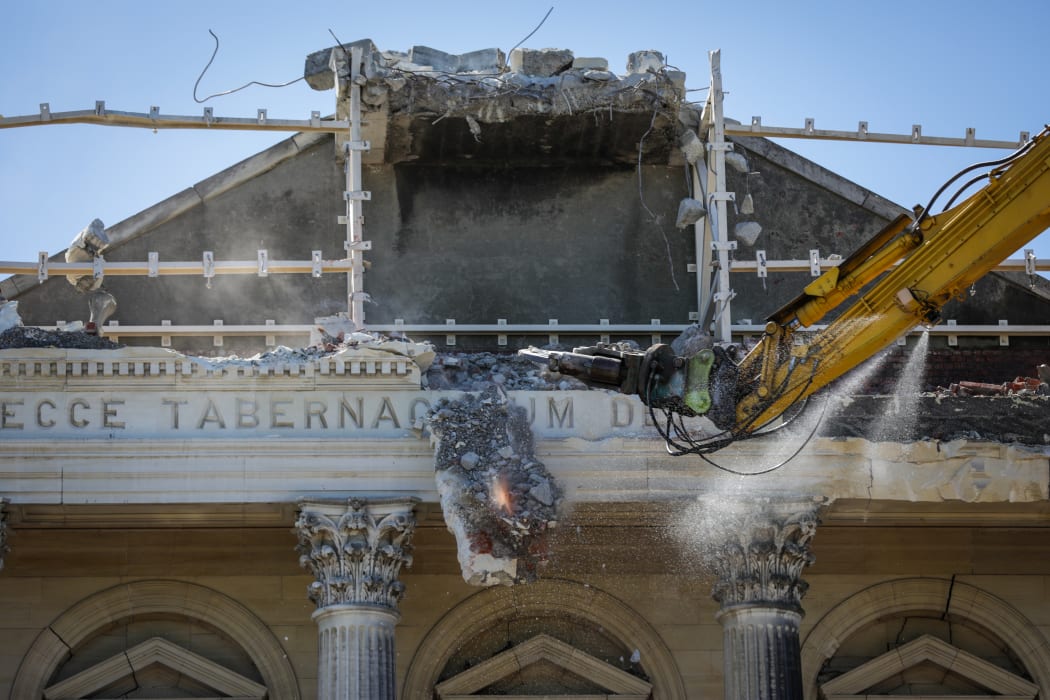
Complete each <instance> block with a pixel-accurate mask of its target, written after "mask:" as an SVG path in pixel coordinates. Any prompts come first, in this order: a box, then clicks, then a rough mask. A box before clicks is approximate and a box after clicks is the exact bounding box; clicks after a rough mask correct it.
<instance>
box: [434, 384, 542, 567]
mask: <svg viewBox="0 0 1050 700" xmlns="http://www.w3.org/2000/svg"><path fill="white" fill-rule="evenodd" d="M427 424H428V426H429V428H430V433H431V436H432V439H433V440H434V441H435V443H436V444H435V450H434V452H435V460H434V467H435V479H436V481H437V489H438V494H439V496H440V498H441V509H442V511H443V512H444V515H445V523H446V525H447V526H448V529H449V531H450V532H452V534H453V535H454V536H455V537H456V545H457V554H458V558H459V564H460V568H461V569H462V572H463V580H465V581H466V582H467V583H469V584H471V585H476V586H493V585H511V584H515V583H528V582H531V581H535V580H536V579H537V578H538V577H539V574H540V571H541V570H542V569H543V567H544V566H545V565H546V564H547V562H548V560H549V554H550V550H549V540H548V530H550V529H551V528H553V527H555V526H556V525H557V519H558V508H559V506H560V504H561V500H562V494H561V489H560V488H559V487H558V485H557V484H556V483H555V481H554V477H553V476H551V474H550V472H548V471H547V468H546V467H545V466H544V465H543V463H542V462H540V461H539V460H537V459H536V457H535V455H534V453H533V440H532V432H531V430H530V428H529V424H528V417H527V413H526V411H525V409H524V408H523V407H521V406H516V405H514V404H513V403H510V402H509V401H508V400H507V397H506V395H505V394H503V393H502V392H500V391H499V390H498V389H497V388H496V387H491V388H489V389H487V390H485V391H483V392H481V393H480V394H464V395H463V397H462V398H460V399H456V400H449V399H442V400H441V401H439V402H438V403H437V404H436V405H435V406H434V408H433V409H432V410H431V411H430V412H429V413H428V414H427Z"/></svg>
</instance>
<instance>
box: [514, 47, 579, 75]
mask: <svg viewBox="0 0 1050 700" xmlns="http://www.w3.org/2000/svg"><path fill="white" fill-rule="evenodd" d="M572 60H573V56H572V51H570V50H568V49H514V50H513V51H511V52H510V69H511V71H513V72H515V73H521V74H522V75H537V76H540V77H550V76H552V75H557V74H558V73H560V72H562V71H564V70H567V69H569V68H571V67H572Z"/></svg>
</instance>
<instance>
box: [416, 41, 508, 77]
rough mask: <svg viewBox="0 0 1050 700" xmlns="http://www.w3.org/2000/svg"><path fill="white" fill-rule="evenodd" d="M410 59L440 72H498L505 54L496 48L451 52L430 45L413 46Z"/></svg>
mask: <svg viewBox="0 0 1050 700" xmlns="http://www.w3.org/2000/svg"><path fill="white" fill-rule="evenodd" d="M408 60H409V61H410V62H411V63H413V64H414V65H417V66H429V67H430V68H432V69H434V70H435V71H438V72H440V73H498V72H499V71H500V70H501V69H502V68H503V63H504V56H503V52H502V51H500V50H499V49H495V48H493V49H480V50H478V51H470V52H468V53H464V54H451V53H445V52H444V51H439V50H438V49H433V48H430V47H429V46H413V47H412V48H411V49H409V51H408Z"/></svg>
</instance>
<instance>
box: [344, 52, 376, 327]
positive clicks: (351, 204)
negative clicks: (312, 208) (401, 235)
mask: <svg viewBox="0 0 1050 700" xmlns="http://www.w3.org/2000/svg"><path fill="white" fill-rule="evenodd" d="M361 56H362V52H361V47H359V46H355V47H353V48H352V49H351V50H350V82H349V91H350V140H349V141H348V142H347V144H346V162H345V164H344V168H345V170H346V192H345V193H344V195H343V198H344V199H345V200H346V216H345V219H346V242H345V243H344V246H345V248H346V254H347V257H348V258H349V259H350V262H351V266H350V272H349V273H347V280H346V284H347V311H348V312H349V314H350V320H351V321H352V322H353V324H354V328H355V329H357V330H362V329H364V327H365V310H364V306H365V300H366V299H367V298H368V295H367V294H366V293H365V291H364V277H365V261H364V251H366V250H369V249H371V243H370V242H369V241H365V240H363V238H362V233H363V229H364V223H365V218H364V214H363V212H362V206H361V203H362V202H364V201H367V200H370V199H371V198H372V197H371V194H372V193H371V192H368V191H367V190H362V189H360V187H361V153H362V152H363V151H367V150H368V149H369V144H368V142H367V141H362V140H361V82H363V78H362V76H361Z"/></svg>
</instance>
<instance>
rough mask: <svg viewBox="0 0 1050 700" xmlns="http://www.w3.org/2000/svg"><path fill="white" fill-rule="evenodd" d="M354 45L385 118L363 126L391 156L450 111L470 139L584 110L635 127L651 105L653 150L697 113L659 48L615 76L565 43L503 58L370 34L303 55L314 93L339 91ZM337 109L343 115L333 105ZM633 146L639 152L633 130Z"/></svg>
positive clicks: (367, 90)
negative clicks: (380, 39)
mask: <svg viewBox="0 0 1050 700" xmlns="http://www.w3.org/2000/svg"><path fill="white" fill-rule="evenodd" d="M355 48H358V49H360V50H361V52H362V61H363V66H362V69H361V72H360V79H359V81H358V84H359V85H360V86H361V108H362V110H363V111H364V112H365V113H370V112H371V113H379V114H381V115H383V118H382V119H381V120H375V121H373V122H372V123H373V126H370V127H369V128H379V127H376V126H374V125H378V124H379V123H380V122H382V124H383V125H384V126H382V127H381V132H374V131H372V132H369V133H371V134H372V138H373V145H375V142H376V140H378V141H379V142H381V143H383V144H384V148H385V157H386V159H387V160H388V162H394V161H396V160H401V159H411V158H413V157H418V155H419V154H418V153H416V152H414V151H413V148H418V146H419V144H415V145H413V144H412V143H409V142H411V141H413V140H416V139H418V135H419V132H420V131H421V130H426V129H429V128H433V127H435V126H436V125H437V124H439V122H441V121H442V120H446V119H450V118H451V119H462V120H465V121H466V123H467V124H469V125H470V132H471V134H472V135H473V137H474V139H475V140H476V141H478V142H481V141H483V140H484V139H485V132H486V126H487V125H493V124H503V123H508V122H510V121H512V120H514V119H517V118H521V117H524V118H526V119H527V118H529V117H546V118H551V117H575V118H581V117H583V116H584V115H588V116H587V118H589V119H591V121H595V120H597V119H599V118H600V117H604V118H605V120H606V121H607V122H610V121H612V120H613V119H614V117H613V115H614V114H620V115H624V114H632V115H634V116H636V117H638V119H639V122H638V124H636V125H635V126H637V127H638V128H640V129H641V131H645V129H646V125H649V124H650V122H651V121H653V120H654V117H653V114H654V112H656V113H658V114H659V115H660V118H659V119H658V120H655V121H656V122H658V123H656V129H655V131H653V133H651V134H650V135H649V136H648V137H647V138H646V139H644V143H643V144H641V147H644V150H645V152H647V153H648V152H652V153H656V154H665V153H666V152H667V150H668V148H669V147H671V148H673V147H674V146H675V145H676V141H677V139H678V134H679V133H680V132H682V131H684V130H685V127H684V126H683V124H693V123H695V121H696V118H697V115H695V114H690V115H689V116H685V115H684V112H686V111H689V112H695V109H693V107H692V106H691V105H689V104H688V103H687V102H686V100H685V74H684V73H682V72H680V71H675V70H672V69H670V68H669V67H668V66H667V65H666V64H665V61H664V57H663V55H662V54H661V53H660V52H658V51H638V52H635V53H632V54H631V55H630V56H629V57H628V60H627V66H626V69H627V70H626V74H624V75H617V74H616V73H614V72H612V71H610V70H609V69H608V61H607V60H606V59H604V58H594V57H586V58H582V57H581V58H577V57H576V56H574V55H573V52H572V51H570V50H568V49H554V48H545V49H531V48H515V49H514V50H512V51H511V53H510V56H509V57H505V56H504V54H503V52H502V51H500V50H499V49H495V48H489V49H481V50H478V51H471V52H469V53H464V54H451V53H447V52H444V51H440V50H438V49H434V48H431V47H427V46H413V47H412V48H411V49H410V50H409V51H407V52H402V51H381V50H380V49H378V48H377V47H376V46H375V44H373V43H372V41H371V40H369V39H361V40H358V41H354V42H351V43H348V44H344V45H343V46H333V47H330V48H327V49H323V50H321V51H317V52H314V53H312V54H310V55H309V56H308V57H307V58H306V63H305V66H304V77H305V79H306V81H307V83H308V84H310V85H311V87H313V88H314V89H317V90H329V89H332V88H333V87H336V86H337V83H338V86H339V87H340V89H344V88H345V86H346V85H348V81H347V78H348V76H349V75H350V70H349V66H350V63H349V60H350V59H349V57H350V55H351V51H352V50H353V49H355ZM336 76H339V80H338V81H337V80H336ZM340 109H341V110H342V109H344V107H342V106H341V107H340ZM590 113H594V114H593V117H592V116H591V114H590ZM340 116H343V117H345V116H346V115H345V114H342V112H340ZM399 119H405V120H408V121H407V122H402V121H398V120H399ZM415 120H421V121H419V122H416V121H415ZM643 120H644V121H643ZM445 126H447V125H445ZM523 128H533V127H532V126H525V125H523ZM650 130H651V131H652V127H650ZM366 131H368V130H367V129H366ZM631 147H632V148H633V150H634V153H635V156H636V157H637V154H638V150H639V148H640V145H639V143H638V140H637V137H636V136H635V137H634V138H633V139H632V140H631ZM620 155H621V156H625V155H626V154H620Z"/></svg>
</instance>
